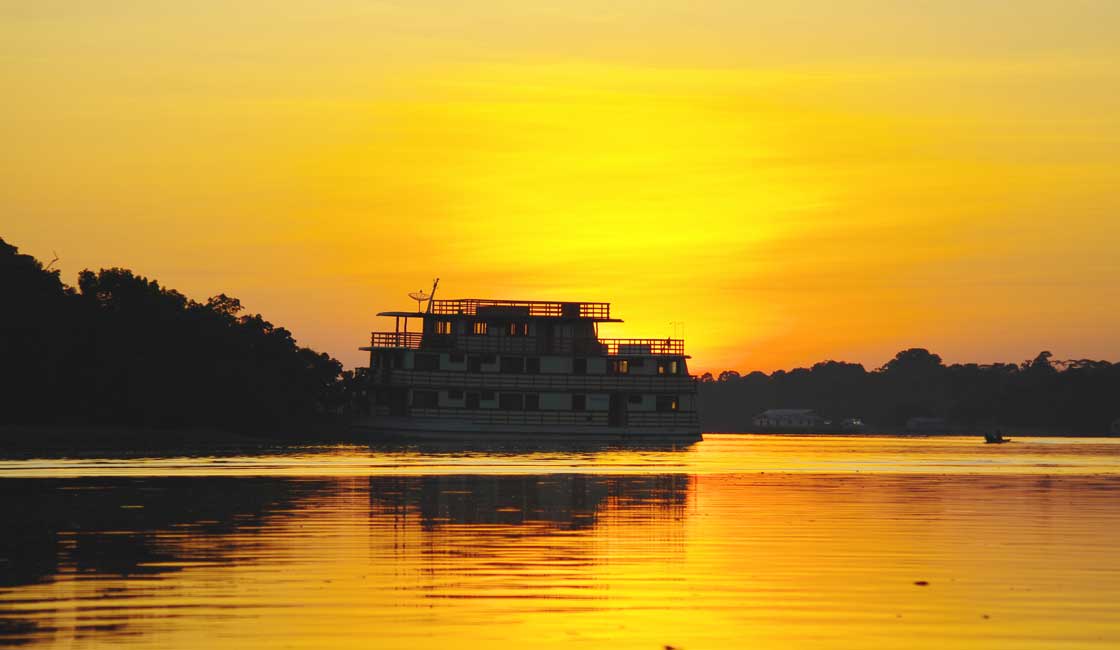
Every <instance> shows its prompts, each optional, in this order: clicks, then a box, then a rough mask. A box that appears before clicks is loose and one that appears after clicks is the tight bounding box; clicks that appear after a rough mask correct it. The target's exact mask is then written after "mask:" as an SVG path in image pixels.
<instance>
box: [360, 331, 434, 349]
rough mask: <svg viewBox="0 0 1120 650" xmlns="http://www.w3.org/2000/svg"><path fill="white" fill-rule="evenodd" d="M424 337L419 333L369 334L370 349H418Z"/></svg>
mask: <svg viewBox="0 0 1120 650" xmlns="http://www.w3.org/2000/svg"><path fill="white" fill-rule="evenodd" d="M423 339H424V335H423V334H421V333H420V332H371V333H370V337H369V344H370V347H374V348H409V349H411V350H415V349H418V348H419V347H420V342H421V341H422V340H423Z"/></svg>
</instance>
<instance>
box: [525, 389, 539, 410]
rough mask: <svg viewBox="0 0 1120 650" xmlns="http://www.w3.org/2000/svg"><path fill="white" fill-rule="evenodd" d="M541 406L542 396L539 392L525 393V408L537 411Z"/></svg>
mask: <svg viewBox="0 0 1120 650" xmlns="http://www.w3.org/2000/svg"><path fill="white" fill-rule="evenodd" d="M540 407H541V396H540V395H538V394H537V393H525V410H526V411H536V410H538V409H539V408H540Z"/></svg>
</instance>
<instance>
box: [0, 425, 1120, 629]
mask: <svg viewBox="0 0 1120 650" xmlns="http://www.w3.org/2000/svg"><path fill="white" fill-rule="evenodd" d="M0 503H2V505H3V509H2V513H0V527H2V529H3V534H2V536H0V537H2V540H0V646H2V645H19V644H31V645H36V646H43V647H65V648H95V647H123V648H128V647H137V648H139V647H144V648H192V649H193V648H255V647H260V648H265V647H267V648H274V647H290V648H338V647H353V648H450V647H464V648H488V647H493V648H509V647H523V646H524V647H564V648H601V647H612V648H650V649H653V650H658V649H664V648H666V647H667V646H670V647H673V648H683V649H692V648H732V647H751V648H844V649H850V648H939V649H940V648H948V647H954V648H956V647H967V648H1046V649H1051V648H1056V647H1062V648H1116V647H1120V440H1116V439H1046V438H1029V439H1019V440H1016V441H1014V442H1012V443H1011V444H1006V445H984V444H982V443H981V442H980V441H979V440H978V439H976V438H942V437H933V438H891V437H874V436H866V437H811V436H799V437H792V436H733V435H708V436H706V437H705V440H704V441H703V442H700V443H697V444H694V445H690V446H686V447H683V448H676V449H674V448H671V447H645V448H637V449H633V448H631V449H616V448H611V447H590V448H570V447H551V448H550V447H533V446H521V447H488V448H483V447H477V448H462V447H458V448H455V447H439V446H425V447H411V446H404V445H392V446H388V445H387V446H374V447H368V446H332V447H314V448H308V447H301V448H269V447H261V448H253V449H244V448H242V449H232V448H231V449H219V448H207V449H195V450H188V451H181V452H168V453H164V454H161V455H158V456H153V457H144V456H134V457H125V456H122V455H120V454H109V453H105V454H87V455H86V456H85V457H81V458H72V457H53V458H34V457H10V456H9V457H8V458H6V459H0Z"/></svg>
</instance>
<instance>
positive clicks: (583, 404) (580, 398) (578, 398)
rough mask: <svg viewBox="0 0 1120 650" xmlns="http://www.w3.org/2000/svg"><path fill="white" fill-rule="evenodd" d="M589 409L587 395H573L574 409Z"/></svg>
mask: <svg viewBox="0 0 1120 650" xmlns="http://www.w3.org/2000/svg"><path fill="white" fill-rule="evenodd" d="M586 409H587V395H572V410H573V411H583V410H586Z"/></svg>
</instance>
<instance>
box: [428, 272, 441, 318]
mask: <svg viewBox="0 0 1120 650" xmlns="http://www.w3.org/2000/svg"><path fill="white" fill-rule="evenodd" d="M438 286H439V278H436V279H435V282H432V292H431V293H430V294H428V313H429V314H430V313H432V301H433V300H435V299H436V287H438Z"/></svg>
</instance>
